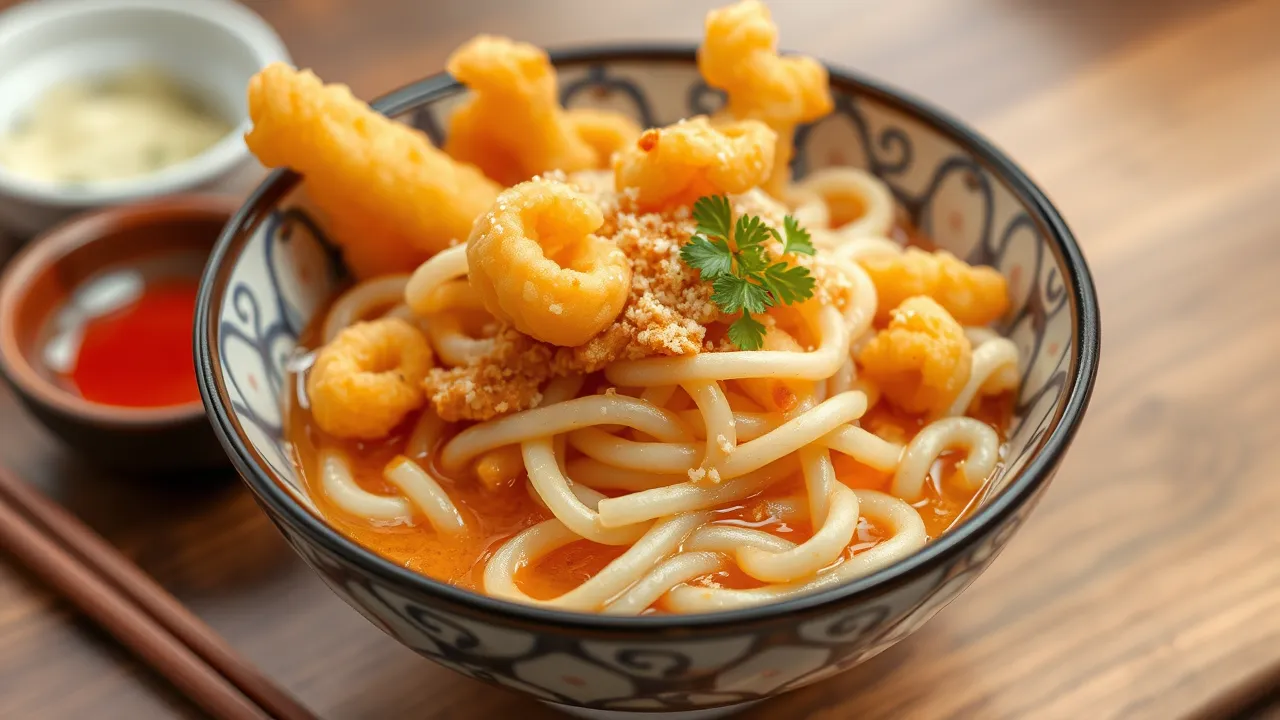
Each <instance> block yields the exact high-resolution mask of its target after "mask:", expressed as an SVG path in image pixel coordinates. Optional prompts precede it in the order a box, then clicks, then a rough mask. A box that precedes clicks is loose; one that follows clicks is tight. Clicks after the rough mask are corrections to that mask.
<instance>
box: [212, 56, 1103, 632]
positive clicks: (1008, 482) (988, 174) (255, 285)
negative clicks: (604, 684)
mask: <svg viewBox="0 0 1280 720" xmlns="http://www.w3.org/2000/svg"><path fill="white" fill-rule="evenodd" d="M692 57H693V54H692V52H691V51H688V50H683V51H654V50H635V51H630V50H627V51H612V52H607V53H590V52H586V53H579V54H573V55H569V56H560V57H558V58H557V60H556V62H557V66H558V68H559V71H560V85H561V95H562V99H563V102H564V103H565V104H566V105H567V106H570V107H579V106H593V107H606V108H612V109H615V110H620V111H623V112H626V113H628V114H630V115H632V116H633V117H635V118H636V119H637V120H639V121H640V122H641V123H642V124H643V125H646V126H651V125H660V124H665V123H670V122H673V121H675V120H677V119H679V118H682V117H687V116H690V115H695V114H703V113H710V112H714V111H715V110H716V109H717V108H718V107H719V106H720V104H721V103H722V101H723V98H722V96H721V95H720V93H718V92H717V91H715V90H712V89H710V88H708V87H707V86H706V85H705V84H704V83H703V82H702V80H701V78H700V77H699V75H698V72H697V69H696V67H695V65H694V63H693V62H692ZM832 85H833V91H834V93H835V96H836V111H835V112H834V113H833V114H832V115H831V116H829V117H827V118H825V119H823V120H821V121H819V122H818V123H816V124H814V125H812V126H808V127H804V128H801V129H800V131H799V132H798V133H797V135H796V140H795V142H796V155H795V160H794V170H795V172H796V174H797V175H799V176H803V175H804V174H805V173H807V172H809V171H811V170H814V169H816V168H821V167H826V166H832V165H850V166H856V167H861V168H866V169H869V170H870V171H871V172H873V173H874V174H876V175H878V176H879V177H881V178H882V179H883V180H885V182H887V183H888V184H889V186H890V187H891V188H892V190H893V192H894V194H895V196H896V198H897V201H898V203H899V204H900V205H901V206H902V207H903V208H905V209H906V211H907V212H908V213H909V214H910V216H911V218H912V219H913V220H914V221H915V222H916V224H917V225H918V226H919V227H921V228H922V229H923V230H924V231H925V232H926V233H928V234H929V236H930V237H932V238H933V240H934V241H935V242H936V243H937V245H938V247H940V248H944V249H947V250H949V251H951V252H952V253H954V254H956V255H957V256H959V257H961V258H964V259H966V260H968V261H970V262H976V263H983V264H988V265H992V266H994V267H996V268H998V269H999V270H1000V272H1002V273H1003V274H1004V275H1005V277H1006V278H1008V280H1009V287H1010V291H1011V294H1012V305H1013V306H1012V309H1011V311H1010V313H1009V315H1008V316H1007V317H1006V318H1005V319H1004V320H1003V321H1002V322H1001V323H1000V325H999V328H998V329H999V330H1000V332H1001V333H1002V334H1004V335H1006V336H1007V337H1009V338H1010V339H1012V340H1013V341H1014V342H1015V343H1016V344H1017V346H1018V348H1019V351H1020V355H1021V357H1022V359H1023V364H1022V366H1021V368H1020V371H1021V375H1022V382H1021V389H1020V391H1019V395H1018V398H1017V403H1016V414H1017V419H1016V421H1015V423H1014V426H1013V427H1012V428H1011V432H1010V438H1009V442H1008V443H1007V448H1008V452H1007V455H1006V457H1005V458H1004V464H1003V467H1002V468H1001V470H1000V471H999V472H998V473H997V474H996V476H995V477H994V478H993V480H992V482H991V483H990V484H989V487H988V488H987V490H986V491H985V492H984V494H983V496H982V498H981V503H982V505H983V507H982V508H979V509H978V511H977V512H976V513H974V514H973V515H971V516H970V519H969V520H967V521H966V522H965V523H964V524H963V525H962V526H961V528H958V529H954V530H952V532H951V533H949V534H948V535H946V536H944V537H943V538H941V539H940V540H937V541H935V542H934V543H933V545H939V544H946V543H948V542H960V541H961V540H960V537H959V536H962V535H963V534H964V526H965V525H970V524H974V523H982V522H984V519H983V518H984V512H985V510H987V509H989V508H991V507H992V506H995V505H1000V504H1002V503H1003V504H1006V505H1007V504H1010V503H1015V502H1021V501H1023V500H1026V499H1027V498H1028V497H1029V496H1030V495H1031V494H1032V491H1033V490H1034V487H1035V486H1036V485H1037V484H1039V482H1040V481H1041V480H1043V479H1045V477H1046V476H1047V475H1048V474H1049V473H1050V471H1051V468H1050V467H1049V464H1048V463H1045V464H1041V465H1040V466H1039V467H1037V468H1036V469H1035V472H1034V473H1030V474H1029V475H1035V476H1036V477H1034V478H1031V479H1030V480H1029V481H1027V482H1022V481H1021V479H1020V478H1021V476H1022V473H1023V471H1024V469H1026V468H1027V467H1028V466H1029V464H1032V463H1033V462H1035V459H1036V458H1037V456H1038V454H1039V453H1040V452H1041V450H1042V449H1043V448H1044V447H1045V445H1046V443H1047V442H1049V441H1050V440H1051V439H1052V440H1053V442H1054V443H1056V444H1057V446H1058V447H1056V448H1055V449H1054V453H1055V454H1056V453H1057V452H1059V451H1060V450H1061V448H1062V447H1065V443H1066V441H1067V440H1068V439H1069V436H1070V433H1071V431H1072V429H1073V427H1072V426H1074V424H1075V422H1076V420H1077V419H1078V418H1077V417H1076V416H1077V415H1078V412H1077V411H1073V413H1072V417H1070V418H1068V420H1069V422H1063V417H1064V412H1065V410H1066V408H1067V406H1068V399H1069V398H1072V402H1073V403H1075V404H1078V405H1079V406H1080V407H1078V408H1077V410H1082V409H1083V395H1084V394H1087V389H1082V388H1081V385H1082V384H1083V385H1087V384H1088V382H1087V380H1086V381H1081V380H1080V378H1081V377H1084V376H1087V375H1088V374H1089V372H1088V371H1087V370H1083V371H1082V370H1080V368H1081V363H1082V362H1084V364H1085V365H1086V366H1091V364H1092V361H1091V360H1088V358H1089V356H1090V354H1091V353H1092V352H1094V347H1093V345H1094V343H1095V342H1096V336H1094V335H1092V333H1095V332H1096V328H1095V329H1088V328H1089V326H1092V324H1093V323H1094V321H1093V320H1092V319H1089V318H1082V317H1081V315H1082V314H1084V315H1089V314H1090V313H1091V312H1092V310H1091V309H1090V308H1091V300H1089V299H1088V298H1089V297H1090V295H1091V292H1092V290H1091V287H1089V280H1088V277H1087V274H1086V273H1085V271H1084V268H1083V264H1082V260H1080V258H1079V257H1078V251H1077V250H1076V249H1075V246H1074V244H1073V243H1072V242H1071V240H1070V239H1069V236H1068V234H1067V231H1066V228H1065V227H1063V226H1062V225H1061V222H1060V220H1059V219H1057V216H1056V214H1055V213H1054V212H1053V210H1052V208H1050V207H1049V205H1048V203H1047V201H1045V200H1044V198H1043V197H1042V196H1041V195H1040V193H1039V191H1038V190H1036V188H1035V187H1034V185H1032V184H1031V182H1030V181H1029V180H1027V179H1026V178H1025V177H1024V176H1023V175H1022V174H1021V172H1019V171H1018V170H1017V169H1016V168H1015V167H1013V166H1012V164H1010V163H1009V162H1008V161H1007V160H1005V159H1004V157H1003V156H1002V155H1001V154H1000V153H999V152H998V151H996V150H995V149H994V148H991V147H990V146H989V145H987V144H986V143H985V142H984V141H982V140H981V139H979V138H977V137H976V136H974V135H972V134H971V133H970V132H968V131H967V130H964V129H963V128H962V127H960V126H958V125H956V124H955V123H953V122H952V121H950V120H947V119H946V118H944V117H942V116H940V115H936V114H934V113H933V112H932V111H930V110H927V109H922V108H920V107H917V106H915V105H914V104H913V102H912V101H907V100H903V99H901V98H900V97H899V96H896V95H893V94H890V93H888V92H886V91H884V90H880V89H878V88H877V87H875V86H874V85H871V84H869V83H866V82H863V81H860V80H856V79H853V78H851V77H847V76H841V75H840V74H838V73H837V74H834V75H833V78H832ZM462 97H463V92H462V91H461V90H460V89H459V88H457V87H456V86H455V85H454V84H453V83H452V81H451V80H449V79H448V78H447V77H437V78H432V79H429V80H425V81H422V82H420V83H418V84H416V85H414V86H410V87H408V88H406V89H404V90H401V91H397V92H396V93H393V94H392V95H389V96H387V97H386V98H384V99H383V101H382V102H381V104H380V107H381V108H382V109H384V110H388V111H389V112H391V114H393V115H396V116H397V117H400V118H402V119H403V120H404V121H405V122H408V123H411V124H413V125H415V126H416V127H419V128H421V129H422V130H424V131H425V132H427V133H428V134H429V135H430V136H431V137H432V139H433V140H434V141H435V142H436V143H437V144H438V143H439V142H440V141H441V140H442V136H443V128H445V127H446V125H447V123H446V119H447V117H448V116H449V113H450V112H451V110H452V109H453V108H454V107H455V106H456V104H457V102H458V101H459V100H460V99H461V98H462ZM345 282H346V273H345V272H344V269H343V267H342V265H341V257H340V255H339V254H338V253H337V252H336V251H335V250H334V248H333V246H332V244H331V243H330V242H329V241H328V240H327V239H326V237H325V234H324V230H323V228H322V227H321V226H320V225H319V224H318V223H317V222H316V221H315V220H314V219H313V218H312V216H311V215H310V214H309V213H308V211H307V208H306V207H305V204H303V203H302V202H301V198H300V197H299V193H298V191H297V179H296V177H294V176H293V175H291V174H288V173H278V174H276V175H275V176H273V178H272V179H271V180H270V181H269V182H268V183H267V184H266V185H265V186H264V187H263V188H260V190H259V191H258V193H257V194H256V195H255V197H254V199H253V200H252V201H251V202H250V205H249V206H248V207H246V208H245V209H244V210H243V211H242V213H241V216H240V217H239V218H238V220H237V221H236V222H233V223H232V225H231V226H229V228H228V232H227V234H226V235H224V239H223V243H222V244H221V246H220V248H219V251H218V254H216V255H215V258H214V261H213V263H212V264H211V266H210V268H209V270H208V271H207V272H206V276H205V287H204V292H203V294H202V304H201V308H202V313H205V314H204V315H203V324H201V325H199V326H198V329H197V332H198V334H203V339H204V342H206V343H207V346H208V347H207V353H208V357H207V359H203V360H202V361H203V362H207V366H206V367H202V369H201V370H202V376H203V382H204V383H205V386H204V389H205V391H206V401H207V403H208V404H209V406H210V407H211V409H212V410H213V415H214V417H215V422H218V423H222V424H223V427H222V428H221V430H222V431H223V432H224V435H225V436H226V440H227V443H226V444H227V445H228V447H229V449H230V450H231V452H232V454H233V456H234V457H233V459H235V460H236V461H237V463H238V465H239V467H240V468H241V470H242V471H243V472H245V474H246V475H247V477H248V480H249V482H250V484H251V485H252V486H254V489H255V491H256V492H257V493H258V494H259V496H260V497H261V498H263V499H265V500H266V501H267V502H268V504H273V503H277V502H278V501H279V494H280V491H281V490H283V491H284V492H286V493H288V495H289V496H290V497H291V499H292V501H291V502H292V503H293V504H294V505H296V507H293V508H291V509H289V510H287V511H286V512H285V514H289V513H296V512H298V510H297V508H299V507H300V508H304V509H305V512H310V513H315V507H314V506H313V504H312V502H311V500H310V499H309V498H308V497H307V494H306V492H305V491H304V490H303V484H302V482H301V480H300V478H299V476H298V474H297V471H296V470H295V467H294V465H293V462H292V461H291V454H290V449H289V446H288V444H287V442H286V441H285V438H284V435H283V427H282V424H283V423H282V417H281V398H282V396H283V393H284V392H285V383H286V382H287V381H288V377H289V375H288V370H287V363H288V361H289V357H290V353H291V352H292V350H293V349H294V347H295V344H296V341H297V337H298V335H299V333H300V332H301V331H302V329H303V327H304V326H305V325H306V324H307V323H308V322H309V321H310V320H311V318H312V317H313V316H314V315H315V313H316V312H318V311H319V310H320V309H322V308H323V307H324V306H325V304H326V302H327V300H328V298H330V297H331V296H332V295H333V294H334V293H336V292H338V291H339V290H341V289H342V287H343V285H344V283H345ZM1082 359H1083V360H1082ZM223 414H225V419H219V418H220V417H221V416H222V415H223ZM953 535H954V536H956V537H952V536H953ZM328 540H329V542H330V544H331V545H332V543H338V544H339V545H341V544H343V543H345V542H346V541H345V540H342V539H340V538H338V539H335V538H329V539H328ZM346 544H347V545H350V543H346ZM349 549H350V550H351V552H352V553H354V554H356V555H358V556H361V558H362V559H361V563H362V564H363V565H365V566H367V567H380V565H379V564H381V565H387V566H389V565H390V564H389V563H386V562H385V561H382V560H380V559H377V558H375V557H374V556H373V555H372V554H371V553H368V552H367V551H364V550H361V549H356V548H355V547H354V546H353V545H351V547H350V548H349ZM928 552H931V550H930V548H926V549H925V550H924V551H921V554H924V553H928ZM910 562H911V561H910V560H908V561H904V563H910ZM388 572H390V569H388ZM894 572H895V569H894V568H889V569H888V570H885V571H881V573H879V574H877V575H876V576H872V577H871V578H869V579H867V582H868V583H871V582H875V581H876V579H877V578H883V577H887V576H889V575H892V574H893V573H894ZM392 574H394V573H392ZM422 582H423V583H425V584H426V585H428V586H430V585H438V584H436V583H434V581H429V580H423V581H422ZM860 586H865V585H860ZM845 591H848V592H852V591H853V590H852V589H849V588H845V589H837V590H833V591H828V593H826V594H831V593H839V592H845ZM819 595H820V596H821V595H823V593H820V594H819ZM817 601H819V600H818V599H815V602H817ZM627 620H645V619H644V618H634V619H633V618H628V619H627Z"/></svg>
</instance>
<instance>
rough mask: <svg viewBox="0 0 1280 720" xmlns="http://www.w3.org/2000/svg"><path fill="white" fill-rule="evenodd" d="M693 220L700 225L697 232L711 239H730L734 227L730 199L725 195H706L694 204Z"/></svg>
mask: <svg viewBox="0 0 1280 720" xmlns="http://www.w3.org/2000/svg"><path fill="white" fill-rule="evenodd" d="M693 220H694V222H696V223H698V229H697V232H698V233H700V234H702V235H705V236H707V237H710V238H724V239H725V240H728V239H729V229H730V228H732V227H733V210H731V209H730V208H729V198H727V197H725V196H724V195H705V196H703V197H700V198H698V200H697V202H695V203H694V204H693Z"/></svg>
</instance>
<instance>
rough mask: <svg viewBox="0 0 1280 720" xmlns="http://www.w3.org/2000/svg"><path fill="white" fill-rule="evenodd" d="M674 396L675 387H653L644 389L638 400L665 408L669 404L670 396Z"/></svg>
mask: <svg viewBox="0 0 1280 720" xmlns="http://www.w3.org/2000/svg"><path fill="white" fill-rule="evenodd" d="M675 394H676V386H675V385H654V386H653V387H647V388H645V389H644V390H643V391H642V392H641V393H640V399H641V400H643V401H645V402H647V403H652V404H654V405H657V406H658V407H665V406H666V404H667V403H668V402H670V400H671V396H672V395H675Z"/></svg>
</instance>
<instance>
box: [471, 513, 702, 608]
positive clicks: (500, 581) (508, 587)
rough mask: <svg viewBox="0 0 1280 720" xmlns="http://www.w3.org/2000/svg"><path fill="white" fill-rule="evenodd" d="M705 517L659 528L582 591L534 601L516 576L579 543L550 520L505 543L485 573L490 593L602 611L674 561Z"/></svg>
mask: <svg viewBox="0 0 1280 720" xmlns="http://www.w3.org/2000/svg"><path fill="white" fill-rule="evenodd" d="M706 520H707V516H706V515H705V514H704V513H690V514H685V515H677V516H675V517H670V518H666V519H664V520H662V521H660V522H657V523H654V524H653V526H652V527H651V528H649V531H648V532H646V533H645V534H644V536H642V537H640V538H639V539H638V540H636V542H635V544H633V545H632V546H631V547H630V548H628V549H627V551H626V552H624V553H622V554H621V555H619V556H618V557H617V558H615V559H614V560H613V561H612V562H610V563H609V564H608V565H606V566H605V567H604V569H602V570H601V571H600V572H598V573H596V574H595V575H594V576H592V577H591V578H590V579H589V580H587V581H586V582H584V583H582V584H581V585H579V586H578V587H576V588H574V589H572V590H570V591H569V592H567V593H565V594H563V595H561V596H560V597H557V598H554V599H551V600H535V599H533V598H531V597H529V596H528V595H527V594H525V593H524V591H522V590H520V588H519V587H518V586H517V585H516V581H515V576H516V572H517V571H519V569H520V568H522V567H527V566H529V565H532V564H534V563H536V562H538V560H540V559H542V558H543V557H546V556H547V555H548V554H549V553H551V552H553V551H555V550H557V549H559V548H561V547H564V546H565V545H568V544H569V543H571V542H574V541H577V540H579V539H580V538H579V537H578V535H577V534H576V533H574V532H573V531H572V530H570V529H569V528H567V527H565V526H564V523H561V522H560V521H559V520H556V519H552V520H545V521H543V522H541V523H538V524H537V525H534V526H533V527H531V528H528V529H527V530H523V531H521V532H520V533H518V534H517V535H516V536H515V537H513V538H511V539H510V540H508V541H507V542H505V543H503V545H502V547H500V548H498V551H497V552H495V553H494V554H493V557H492V558H491V559H490V560H489V564H488V565H486V566H485V569H484V590H485V592H486V593H488V594H490V595H493V596H495V597H499V598H502V599H505V600H513V601H515V602H521V603H526V604H530V605H547V606H551V607H558V608H563V609H566V610H580V611H584V612H593V611H597V610H600V609H601V608H603V607H604V605H605V604H606V603H608V602H609V601H610V600H612V599H613V598H614V597H615V596H616V595H618V594H619V593H621V592H622V591H624V590H626V589H627V588H628V587H630V586H632V585H634V584H635V583H636V582H637V581H639V580H640V579H641V578H642V577H643V576H644V575H645V573H647V572H648V571H649V569H650V568H652V567H654V566H655V565H657V564H658V563H659V562H661V561H662V560H663V559H664V558H666V557H668V556H670V555H671V554H672V553H674V552H675V551H676V550H677V549H679V547H680V543H681V542H683V541H684V539H685V538H686V537H687V536H688V535H689V533H690V532H692V531H693V530H694V529H695V528H697V527H698V526H700V525H702V524H703V523H705V522H706Z"/></svg>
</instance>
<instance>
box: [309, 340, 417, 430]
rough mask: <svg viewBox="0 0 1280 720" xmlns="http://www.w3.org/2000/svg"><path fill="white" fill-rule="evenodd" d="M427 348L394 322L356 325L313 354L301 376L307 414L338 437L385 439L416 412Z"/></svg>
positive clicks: (321, 427) (323, 428) (322, 427)
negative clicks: (307, 402)
mask: <svg viewBox="0 0 1280 720" xmlns="http://www.w3.org/2000/svg"><path fill="white" fill-rule="evenodd" d="M431 363H432V358H431V347H430V345H428V344H427V340H426V338H425V337H423V336H422V333H420V332H418V330H417V329H415V328H414V327H413V326H412V325H410V324H409V323H407V322H405V321H404V320H401V319H399V318H383V319H380V320H374V321H372V322H358V323H356V324H355V325H352V326H351V327H349V328H347V329H345V330H343V331H342V332H340V333H338V336H337V337H336V338H334V339H333V340H332V341H331V342H329V343H326V344H325V345H324V346H323V347H322V348H320V352H319V353H317V354H316V359H315V363H314V364H312V366H311V371H310V373H309V374H308V375H307V396H308V398H309V399H310V401H311V415H312V417H313V418H314V419H315V422H316V424H317V425H319V426H320V429H322V430H324V431H325V432H327V433H329V434H330V435H333V436H335V437H340V438H351V439H374V438H380V437H385V436H386V435H387V433H389V432H391V430H392V429H393V428H395V426H396V425H398V424H399V423H400V422H401V421H402V420H404V418H405V416H407V415H408V414H409V413H411V412H413V411H414V410H417V409H418V408H420V407H422V405H423V403H424V402H425V401H426V397H425V395H424V394H423V391H422V381H423V379H425V378H426V376H427V372H428V371H429V370H430V369H431Z"/></svg>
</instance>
